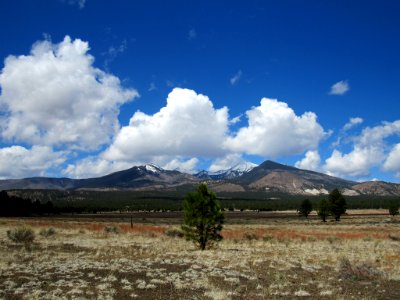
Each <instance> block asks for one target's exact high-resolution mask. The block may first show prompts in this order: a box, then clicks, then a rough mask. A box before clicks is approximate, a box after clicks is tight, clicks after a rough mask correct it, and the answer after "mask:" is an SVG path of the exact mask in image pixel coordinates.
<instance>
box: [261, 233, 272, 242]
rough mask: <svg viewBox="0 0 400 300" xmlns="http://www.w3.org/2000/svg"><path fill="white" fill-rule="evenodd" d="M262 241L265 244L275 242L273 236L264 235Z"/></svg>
mask: <svg viewBox="0 0 400 300" xmlns="http://www.w3.org/2000/svg"><path fill="white" fill-rule="evenodd" d="M262 239H263V241H264V242H273V241H274V240H275V238H274V237H273V236H272V235H264V236H263V238H262Z"/></svg>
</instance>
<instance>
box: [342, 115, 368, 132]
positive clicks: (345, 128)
mask: <svg viewBox="0 0 400 300" xmlns="http://www.w3.org/2000/svg"><path fill="white" fill-rule="evenodd" d="M362 122H364V120H363V119H362V118H359V117H356V118H350V120H349V122H347V123H346V124H345V125H344V126H343V131H348V130H350V129H351V128H353V127H354V126H357V125H359V124H361V123H362Z"/></svg>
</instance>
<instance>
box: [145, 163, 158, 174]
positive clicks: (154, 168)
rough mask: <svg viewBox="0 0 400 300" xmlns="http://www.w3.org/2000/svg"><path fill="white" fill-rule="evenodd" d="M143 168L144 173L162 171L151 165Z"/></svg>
mask: <svg viewBox="0 0 400 300" xmlns="http://www.w3.org/2000/svg"><path fill="white" fill-rule="evenodd" d="M144 168H145V169H146V171H149V172H153V173H159V172H160V171H162V169H161V168H160V167H157V166H156V165H153V164H148V165H145V166H144Z"/></svg>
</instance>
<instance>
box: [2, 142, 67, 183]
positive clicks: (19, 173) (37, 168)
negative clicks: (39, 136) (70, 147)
mask: <svg viewBox="0 0 400 300" xmlns="http://www.w3.org/2000/svg"><path fill="white" fill-rule="evenodd" d="M64 160H65V158H64V157H63V154H62V153H60V152H58V153H57V152H53V150H52V149H51V148H50V147H46V146H33V147H32V148H31V149H27V148H25V147H22V146H11V147H5V148H0V178H2V179H4V178H25V177H30V176H38V175H41V176H43V175H46V171H47V170H48V169H49V168H52V167H55V166H58V165H60V164H62V163H63V162H64Z"/></svg>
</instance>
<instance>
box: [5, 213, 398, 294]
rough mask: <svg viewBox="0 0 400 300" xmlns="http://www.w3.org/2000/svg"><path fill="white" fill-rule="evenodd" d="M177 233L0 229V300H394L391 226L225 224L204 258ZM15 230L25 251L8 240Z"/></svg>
mask: <svg viewBox="0 0 400 300" xmlns="http://www.w3.org/2000/svg"><path fill="white" fill-rule="evenodd" d="M349 213H350V214H351V213H352V212H349ZM293 215H294V216H295V215H296V213H295V212H293ZM228 218H229V215H228ZM139 221H140V220H139ZM178 221H179V220H178ZM228 221H229V220H228ZM245 221H246V220H244V221H243V222H245ZM177 223H178V224H179V222H177ZM237 223H242V222H239V221H238V222H237ZM178 224H177V225H168V224H143V223H133V224H132V225H130V224H129V223H128V222H124V223H120V222H118V221H114V222H112V221H110V220H104V221H99V220H98V219H95V220H92V219H85V220H84V221H83V220H82V219H76V218H70V219H64V220H60V219H53V218H25V219H16V218H4V219H0V256H1V260H0V298H5V299H24V298H26V299H55V298H57V299H135V298H136V299H274V298H279V299H293V298H296V297H303V296H308V297H309V298H311V299H352V298H353V299H399V298H400V241H399V240H400V236H399V232H400V230H399V229H400V219H399V217H398V216H396V217H395V218H391V217H389V216H387V215H380V216H379V215H377V216H374V217H371V216H363V217H357V218H352V217H351V216H350V215H349V216H342V218H341V221H340V222H335V221H330V220H329V221H328V222H327V223H323V222H321V220H319V219H317V218H315V215H314V218H311V219H310V218H308V219H305V218H300V217H293V218H290V219H287V218H286V219H279V218H273V219H265V220H263V221H262V224H261V222H260V223H259V224H252V225H243V224H242V225H240V224H232V222H227V224H226V225H225V227H224V230H223V231H222V235H223V236H224V239H223V240H222V241H221V242H220V243H218V245H216V247H215V248H213V249H210V250H206V251H200V250H197V247H196V246H195V245H194V244H193V243H189V242H187V241H186V240H185V239H184V238H182V234H181V232H180V226H179V225H178ZM18 228H24V231H26V230H28V229H29V228H30V229H31V230H32V231H33V233H34V239H33V240H32V241H30V242H29V243H30V244H29V245H28V244H27V243H28V242H26V241H25V240H24V241H21V242H19V241H18V240H12V239H10V238H9V235H10V232H18V231H16V229H18ZM21 231H22V230H21ZM7 232H9V234H7Z"/></svg>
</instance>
